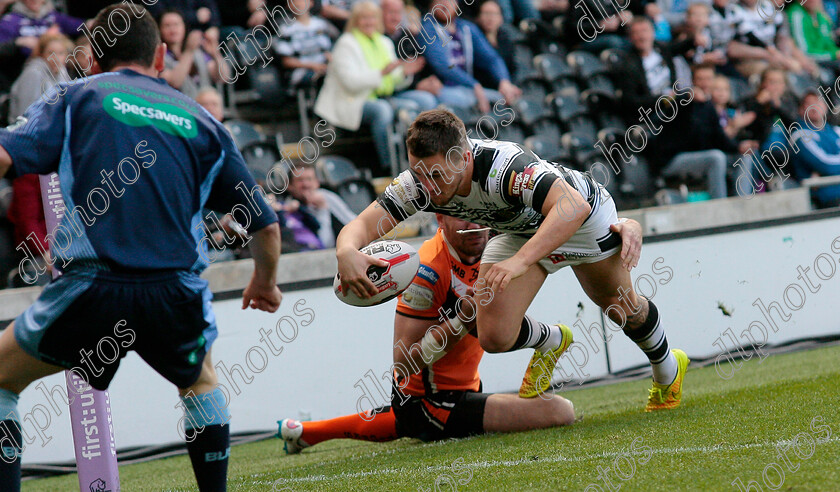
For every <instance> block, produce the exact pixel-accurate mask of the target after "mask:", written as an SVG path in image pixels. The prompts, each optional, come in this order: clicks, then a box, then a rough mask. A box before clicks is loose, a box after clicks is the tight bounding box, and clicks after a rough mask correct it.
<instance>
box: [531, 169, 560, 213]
mask: <svg viewBox="0 0 840 492" xmlns="http://www.w3.org/2000/svg"><path fill="white" fill-rule="evenodd" d="M558 179H559V178H558V177H557V176H555V175H553V174H548V173H546V174H544V175H543V176H542V177H541V178H540V180H539V181H538V182H537V186H534V198H533V207H531V208H533V209H534V210H536V211H537V212H540V213H542V208H543V204H545V199H546V198H548V193H549V192H550V191H551V187H552V186H554V182H555V181H557V180H558Z"/></svg>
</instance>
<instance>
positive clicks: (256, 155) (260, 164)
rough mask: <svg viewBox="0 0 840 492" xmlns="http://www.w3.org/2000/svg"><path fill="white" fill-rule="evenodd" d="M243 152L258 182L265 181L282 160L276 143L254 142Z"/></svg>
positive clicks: (246, 162) (249, 168)
mask: <svg viewBox="0 0 840 492" xmlns="http://www.w3.org/2000/svg"><path fill="white" fill-rule="evenodd" d="M241 152H242V157H243V158H244V159H245V164H246V165H247V166H248V170H249V171H251V175H252V176H253V177H254V179H255V180H257V182H263V181H265V180H266V176H267V175H268V172H269V171H270V170H271V168H272V167H274V164H275V163H276V162H277V161H279V160H280V152H279V151H278V150H277V147H276V146H275V145H274V143H268V142H254V143H252V144H250V145H248V146H247V147H245V148H244V149H243V150H242V151H241Z"/></svg>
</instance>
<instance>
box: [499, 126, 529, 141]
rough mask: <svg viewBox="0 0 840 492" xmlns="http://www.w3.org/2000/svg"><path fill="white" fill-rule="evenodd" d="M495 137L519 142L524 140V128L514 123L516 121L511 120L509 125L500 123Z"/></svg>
mask: <svg viewBox="0 0 840 492" xmlns="http://www.w3.org/2000/svg"><path fill="white" fill-rule="evenodd" d="M497 139H498V140H502V141H506V142H516V143H520V142H522V141H523V140H525V130H523V129H522V126H521V125H518V124H516V122H512V123H510V124H509V125H500V126H499V135H498V136H497Z"/></svg>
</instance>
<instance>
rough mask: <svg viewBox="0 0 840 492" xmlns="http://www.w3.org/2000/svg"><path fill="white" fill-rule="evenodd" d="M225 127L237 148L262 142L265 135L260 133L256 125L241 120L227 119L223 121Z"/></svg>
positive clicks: (240, 148)
mask: <svg viewBox="0 0 840 492" xmlns="http://www.w3.org/2000/svg"><path fill="white" fill-rule="evenodd" d="M224 124H225V128H227V129H228V131H229V132H230V135H231V136H232V137H233V143H235V144H236V148H238V149H239V150H242V149H244V148H245V147H247V146H249V145H251V144H253V143H256V142H262V141H264V140H265V139H266V137H265V135H263V134H262V133H260V132H259V131H258V130H257V129H256V127H254V125H253V124H252V123H250V122H247V121H243V120H227V121H225V123H224Z"/></svg>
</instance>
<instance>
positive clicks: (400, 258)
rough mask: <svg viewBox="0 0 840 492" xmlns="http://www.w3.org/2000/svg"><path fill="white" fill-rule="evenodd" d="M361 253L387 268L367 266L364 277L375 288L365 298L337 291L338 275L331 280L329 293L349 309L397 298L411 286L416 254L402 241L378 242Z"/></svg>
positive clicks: (410, 246)
mask: <svg viewBox="0 0 840 492" xmlns="http://www.w3.org/2000/svg"><path fill="white" fill-rule="evenodd" d="M361 251H362V253H364V254H366V255H370V256H373V257H374V258H379V259H381V260H385V261H387V262H388V263H389V265H388V266H387V267H380V266H375V265H371V266H370V267H369V268H368V270H367V276H368V278H369V279H370V281H371V282H373V285H375V286H376V289H377V291H379V293H378V294H376V295H375V296H372V297H368V298H367V299H362V298H361V297H359V296H357V295H356V294H355V293H354V292H353V291H352V290H350V291H349V292H347V295H346V296H345V295H344V294H343V293H342V292H341V275H340V274H336V275H335V279H334V280H333V291H335V295H336V297H338V298H339V299H340V300H341V301H342V302H344V303H346V304H349V305H351V306H376V305H378V304H382V303H383V302H387V301H390V300H391V299H393V298H395V297H397V296H398V295H400V294H401V293H402V291H404V290H405V289H407V288H408V286H409V285H411V282H412V280H414V276H415V275H416V274H417V269H418V268H420V255H418V254H417V250H416V249H414V247H413V246H412V245H410V244H408V243H404V242H402V241H379V242H376V243H371V244H369V245H367V246H365V247H364V248H362V250H361Z"/></svg>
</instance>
